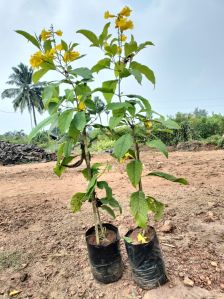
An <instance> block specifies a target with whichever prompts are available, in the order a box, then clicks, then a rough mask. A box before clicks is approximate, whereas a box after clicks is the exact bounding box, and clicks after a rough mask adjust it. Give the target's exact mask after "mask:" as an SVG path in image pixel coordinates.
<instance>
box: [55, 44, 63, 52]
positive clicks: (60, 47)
mask: <svg viewBox="0 0 224 299" xmlns="http://www.w3.org/2000/svg"><path fill="white" fill-rule="evenodd" d="M55 49H56V50H58V51H62V50H64V48H63V45H62V44H58V45H57V46H56V47H55Z"/></svg>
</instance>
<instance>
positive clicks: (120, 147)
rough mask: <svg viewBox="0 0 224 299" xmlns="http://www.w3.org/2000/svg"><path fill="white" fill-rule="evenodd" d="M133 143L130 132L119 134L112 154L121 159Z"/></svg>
mask: <svg viewBox="0 0 224 299" xmlns="http://www.w3.org/2000/svg"><path fill="white" fill-rule="evenodd" d="M132 144H133V138H132V136H131V134H125V135H123V136H121V137H120V138H119V139H118V140H117V141H116V142H115V145H114V155H115V157H117V158H118V159H121V158H122V157H123V156H124V155H125V153H126V152H127V151H128V150H129V149H130V148H131V146H132Z"/></svg>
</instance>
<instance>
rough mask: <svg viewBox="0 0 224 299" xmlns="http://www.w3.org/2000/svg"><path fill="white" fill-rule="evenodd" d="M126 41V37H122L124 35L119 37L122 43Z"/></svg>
mask: <svg viewBox="0 0 224 299" xmlns="http://www.w3.org/2000/svg"><path fill="white" fill-rule="evenodd" d="M126 39H127V36H126V35H124V34H122V35H121V41H122V42H125V41H126Z"/></svg>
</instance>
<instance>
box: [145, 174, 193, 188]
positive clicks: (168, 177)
mask: <svg viewBox="0 0 224 299" xmlns="http://www.w3.org/2000/svg"><path fill="white" fill-rule="evenodd" d="M148 175H152V176H158V177H160V178H163V179H166V180H168V181H171V182H174V183H179V184H182V185H188V181H187V180H186V179H184V178H177V177H175V176H173V175H171V174H168V173H164V172H160V171H155V172H150V173H148Z"/></svg>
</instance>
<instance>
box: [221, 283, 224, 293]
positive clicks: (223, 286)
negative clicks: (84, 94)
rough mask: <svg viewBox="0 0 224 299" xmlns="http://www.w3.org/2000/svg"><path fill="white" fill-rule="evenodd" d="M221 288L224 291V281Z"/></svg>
mask: <svg viewBox="0 0 224 299" xmlns="http://www.w3.org/2000/svg"><path fill="white" fill-rule="evenodd" d="M220 288H221V290H222V291H224V283H220Z"/></svg>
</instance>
